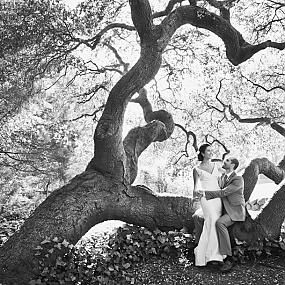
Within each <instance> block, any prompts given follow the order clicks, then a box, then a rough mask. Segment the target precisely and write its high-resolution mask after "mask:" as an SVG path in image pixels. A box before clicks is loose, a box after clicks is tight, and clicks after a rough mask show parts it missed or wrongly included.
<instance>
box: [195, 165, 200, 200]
mask: <svg viewBox="0 0 285 285" xmlns="http://www.w3.org/2000/svg"><path fill="white" fill-rule="evenodd" d="M193 180H194V189H193V198H194V199H195V198H196V199H200V198H201V196H202V193H201V190H199V189H198V180H199V175H198V172H197V169H196V168H194V169H193Z"/></svg>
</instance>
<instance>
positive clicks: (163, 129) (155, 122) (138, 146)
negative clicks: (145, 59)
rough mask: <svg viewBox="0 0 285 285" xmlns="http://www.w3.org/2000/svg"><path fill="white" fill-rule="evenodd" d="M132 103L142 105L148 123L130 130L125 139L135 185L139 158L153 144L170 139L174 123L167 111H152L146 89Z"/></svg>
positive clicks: (128, 167) (129, 166) (128, 161)
mask: <svg viewBox="0 0 285 285" xmlns="http://www.w3.org/2000/svg"><path fill="white" fill-rule="evenodd" d="M131 102H133V103H138V104H140V106H141V107H142V109H143V113H144V118H145V121H146V122H147V123H148V124H147V125H146V126H144V127H137V128H134V129H132V130H130V132H129V133H128V135H127V136H126V138H125V139H124V149H125V152H126V156H127V167H126V169H127V170H128V171H129V172H130V183H133V182H134V180H135V178H136V176H137V162H138V157H139V156H140V155H141V153H142V152H143V151H144V150H145V149H146V148H147V147H148V146H149V145H150V144H151V143H153V142H155V141H160V142H161V141H164V140H166V139H168V138H169V137H170V136H171V134H172V133H173V130H174V122H173V118H172V115H171V114H170V113H168V112H166V111H165V110H158V111H153V110H152V106H151V104H150V102H149V100H148V98H147V91H146V89H145V88H142V89H141V90H140V91H139V96H138V97H137V98H135V99H132V100H131Z"/></svg>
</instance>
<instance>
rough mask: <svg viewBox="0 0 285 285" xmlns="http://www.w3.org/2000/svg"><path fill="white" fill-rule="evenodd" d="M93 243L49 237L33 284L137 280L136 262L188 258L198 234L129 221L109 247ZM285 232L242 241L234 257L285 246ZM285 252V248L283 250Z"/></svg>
mask: <svg viewBox="0 0 285 285" xmlns="http://www.w3.org/2000/svg"><path fill="white" fill-rule="evenodd" d="M90 242H91V243H93V244H86V243H85V244H84V246H83V247H74V246H73V245H71V244H70V243H68V242H67V241H66V240H60V239H59V238H54V239H52V240H50V239H45V240H44V241H42V243H41V244H40V246H38V247H37V248H36V249H35V255H36V257H37V258H38V260H39V266H40V271H41V274H40V276H38V278H37V279H36V280H32V281H30V283H29V284H30V285H36V284H46V285H47V284H49V285H51V284H53V285H57V284H73V285H74V284H75V285H92V284H108V285H113V284H114V285H115V284H135V280H134V278H133V276H132V275H131V268H132V266H133V265H134V264H135V263H138V262H144V261H147V259H150V258H154V257H157V258H169V257H171V258H176V259H178V260H179V262H185V265H186V263H187V262H188V260H187V257H189V256H191V257H192V258H193V247H194V238H193V236H192V235H190V234H185V233H182V232H177V231H170V232H162V231H160V230H154V231H150V230H148V229H146V228H143V227H138V226H133V225H126V226H124V227H121V228H119V229H118V231H117V232H116V233H115V234H113V235H111V236H110V238H109V242H108V244H107V246H106V247H105V248H103V249H102V248H99V249H98V248H96V246H95V245H96V240H93V241H92V240H91V241H90ZM284 245H285V234H284V231H283V232H282V235H281V238H280V241H269V240H264V241H261V240H259V241H257V242H256V243H254V244H239V245H237V246H235V247H234V248H233V253H234V257H235V259H236V260H237V261H239V262H241V263H244V262H245V261H246V260H248V259H250V258H252V257H254V258H257V257H259V256H261V255H262V254H265V255H270V254H271V253H272V252H273V251H280V250H282V249H285V247H284ZM283 253H284V251H283Z"/></svg>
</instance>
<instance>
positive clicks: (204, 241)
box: [193, 144, 223, 266]
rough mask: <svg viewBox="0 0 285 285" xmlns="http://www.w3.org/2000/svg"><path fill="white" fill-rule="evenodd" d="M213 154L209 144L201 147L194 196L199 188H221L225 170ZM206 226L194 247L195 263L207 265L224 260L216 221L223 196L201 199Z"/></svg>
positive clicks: (219, 214)
mask: <svg viewBox="0 0 285 285" xmlns="http://www.w3.org/2000/svg"><path fill="white" fill-rule="evenodd" d="M212 156H213V152H212V148H211V146H210V145H209V144H203V145H201V146H200V148H199V154H198V160H199V161H201V163H200V164H199V165H198V166H196V167H195V168H194V170H193V179H194V191H193V196H194V197H195V196H196V195H197V194H198V195H199V193H200V192H199V190H200V189H202V190H207V191H216V190H220V187H219V177H220V176H221V174H222V172H223V170H222V168H220V167H219V166H218V165H217V163H214V162H212V161H211V159H212ZM200 203H201V207H202V211H203V217H204V220H205V221H204V226H203V230H202V233H201V236H200V239H199V243H198V246H197V247H196V248H195V249H194V254H195V265H196V266H205V265H206V264H207V262H209V261H223V255H221V254H220V252H219V243H218V236H217V231H216V225H215V224H216V221H217V220H218V218H219V217H221V215H222V201H221V198H215V199H211V200H206V198H205V197H201V200H200Z"/></svg>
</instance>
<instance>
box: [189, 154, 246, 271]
mask: <svg viewBox="0 0 285 285" xmlns="http://www.w3.org/2000/svg"><path fill="white" fill-rule="evenodd" d="M238 165H239V162H238V160H237V159H236V158H234V157H231V158H227V159H225V160H224V163H223V166H222V167H223V168H224V169H225V171H226V172H225V174H223V175H222V177H221V180H220V186H221V190H218V191H204V193H205V198H206V199H207V200H210V199H214V198H221V199H222V202H223V213H222V216H221V217H220V218H219V219H218V220H217V222H216V229H217V234H218V241H219V249H220V253H221V254H222V255H226V256H227V257H226V258H225V259H224V262H223V264H222V266H221V268H220V271H222V272H228V271H230V270H231V269H232V267H233V259H232V248H231V242H230V236H229V232H228V227H229V226H231V225H233V224H234V223H235V222H237V221H244V220H245V215H246V211H245V200H244V195H243V191H244V181H243V178H242V177H241V176H238V175H237V174H236V173H235V170H236V169H237V167H238ZM193 218H194V221H195V219H196V223H195V224H196V225H197V224H199V223H197V217H195V214H194V216H193ZM198 219H199V217H198ZM196 230H197V229H196ZM198 231H199V230H198Z"/></svg>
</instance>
